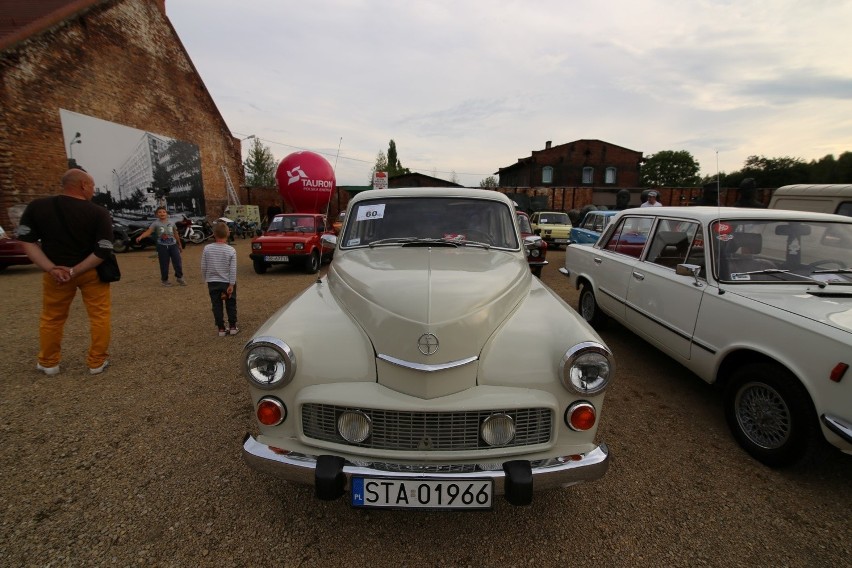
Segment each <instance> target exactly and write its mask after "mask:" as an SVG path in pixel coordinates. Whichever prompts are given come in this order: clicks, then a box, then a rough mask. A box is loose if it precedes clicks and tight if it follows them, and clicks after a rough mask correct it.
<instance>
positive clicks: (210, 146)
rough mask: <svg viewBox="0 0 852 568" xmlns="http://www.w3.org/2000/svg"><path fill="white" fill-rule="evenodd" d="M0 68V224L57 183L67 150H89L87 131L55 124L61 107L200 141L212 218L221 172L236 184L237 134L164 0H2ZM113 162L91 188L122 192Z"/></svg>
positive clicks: (239, 173)
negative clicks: (79, 132)
mask: <svg viewBox="0 0 852 568" xmlns="http://www.w3.org/2000/svg"><path fill="white" fill-rule="evenodd" d="M0 77H2V85H3V89H2V91H1V92H0V107H2V109H3V112H2V113H0V225H2V226H4V227H6V228H9V227H10V226H11V227H14V226H15V225H16V221H17V217H18V216H19V215H20V212H21V211H22V208H23V207H24V206H25V205H26V204H27V203H28V202H30V201H31V200H33V199H34V198H37V197H42V196H45V195H50V194H54V193H57V192H58V191H59V179H60V177H61V176H62V174H63V172H64V171H65V170H66V169H67V167H68V164H69V163H70V159H72V158H74V157H75V153H77V154H83V153H84V152H83V150H89V149H90V148H92V144H93V141H92V138H91V137H89V138H86V137H85V136H82V137H78V138H77V143H75V141H74V139H73V138H71V137H72V136H73V133H69V132H67V131H64V130H63V122H62V119H61V116H63V115H70V116H74V117H80V116H82V117H86V118H87V119H90V120H92V121H104V124H107V125H120V126H122V127H127V128H128V130H133V129H136V130H139V131H142V132H145V133H152V134H154V135H156V136H157V137H166V138H168V139H173V140H176V141H182V142H185V143H186V144H188V145H189V146H190V147H193V148H197V154H198V155H199V156H200V168H199V169H200V172H199V173H200V181H199V183H198V185H199V186H200V187H201V189H200V191H203V198H204V199H203V201H204V202H206V203H205V208H206V212H207V213H208V214H209V215H210V216H218V215H219V214H220V212H221V210H222V208H223V207H224V206H225V205H226V204H227V203H228V191H227V184H226V173H227V178H228V179H230V180H231V183H232V185H233V186H235V187H237V188H239V187H240V186H241V185H242V181H243V170H242V164H241V152H240V141H239V139H237V138H235V137H234V136H232V135H231V133H230V130H229V128H228V126H227V125H226V124H225V120H224V119H223V118H222V116H221V114H220V113H219V111H218V109H217V108H216V105H215V104H214V102H213V99H212V97H211V96H210V94H209V93H208V91H207V89H206V87H205V86H204V83H203V81H202V80H201V77H199V75H198V72H197V71H196V69H195V67H194V65H193V63H192V61H191V60H190V58H189V55H188V54H187V52H186V50H185V48H184V47H183V44H182V43H181V41H180V39H179V38H178V36H177V33H176V32H175V29H174V27H173V26H172V24H171V22H170V21H169V19H168V17H167V15H166V6H165V0H39V1H38V2H20V1H17V0H0ZM69 140H70V142H69ZM91 162H97V160H96V159H90V163H91ZM81 165H82V164H81ZM112 167H113V168H116V169H113V170H112V174H110V175H109V176H106V178H105V181H103V182H101V185H102V187H99V190H100V189H107V190H108V191H113V190H117V193H120V192H121V181H120V180H121V179H122V176H123V175H124V174H122V172H120V171H117V169H118V168H117V166H112ZM86 169H87V170H88V168H86ZM113 174H114V175H113ZM149 177H150V176H149ZM125 179H131V178H130V177H129V171H128V172H127V173H126V175H125ZM96 183H98V182H97V179H96ZM125 183H126V182H125ZM126 189H129V188H126Z"/></svg>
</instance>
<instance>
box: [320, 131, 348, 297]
mask: <svg viewBox="0 0 852 568" xmlns="http://www.w3.org/2000/svg"><path fill="white" fill-rule="evenodd" d="M341 144H343V136H341V137H340V140H338V142H337V155H336V156H335V157H334V166H332V168H331V172H332V174H334V189H337V159H338V158H339V157H340V145H341ZM329 211H331V195H329V196H328V202H327V203H326V204H325V222H326V223H328V213H329ZM326 230H328V227H326ZM320 243H322V237H320ZM321 264H322V244H320V265H321ZM320 272H321V271H320V270H317V284H322V278H320Z"/></svg>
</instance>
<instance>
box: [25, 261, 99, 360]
mask: <svg viewBox="0 0 852 568" xmlns="http://www.w3.org/2000/svg"><path fill="white" fill-rule="evenodd" d="M42 284H43V294H42V308H41V320H40V322H39V341H40V349H39V352H38V362H39V363H40V364H41V365H42V366H43V367H55V366H56V365H58V364H59V361H60V359H61V358H62V334H63V331H64V329H65V321H66V320H67V319H68V312H69V310H70V309H71V303H72V302H73V301H74V296H76V295H77V289H78V288H79V289H80V293H81V295H82V297H83V305H84V306H85V307H86V312H87V313H88V314H89V329H90V332H91V336H92V338H91V343H90V345H89V353H88V355H87V357H86V364H87V365H88V366H89V368H90V369H94V368H96V367H100V366H101V365H103V363H104V361H106V360H107V358H108V357H109V353H108V352H107V349H109V341H110V334H111V332H112V324H111V322H110V306H111V299H110V288H109V284H107V283H104V282H101V281H100V279H99V278H98V272H97V271H96V270H95V269H92V270H87V271H86V272H84V273H83V274H80V275H77V276H74V277H73V278H72V279H71V280H70V281H69V282H66V283H64V284H57V283H56V282H55V281H54V280H53V278H52V277H51V276H50V274H48V273H45V274H44V276H43V277H42Z"/></svg>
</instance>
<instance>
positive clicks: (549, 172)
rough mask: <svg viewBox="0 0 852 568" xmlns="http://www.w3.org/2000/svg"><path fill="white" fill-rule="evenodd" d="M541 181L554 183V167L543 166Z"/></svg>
mask: <svg viewBox="0 0 852 568" xmlns="http://www.w3.org/2000/svg"><path fill="white" fill-rule="evenodd" d="M541 183H553V168H552V167H550V166H544V167H543V168H541Z"/></svg>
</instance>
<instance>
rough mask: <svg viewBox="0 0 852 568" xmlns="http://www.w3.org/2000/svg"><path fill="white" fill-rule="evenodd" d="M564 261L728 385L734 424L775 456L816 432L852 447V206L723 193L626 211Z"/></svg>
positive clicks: (673, 351)
mask: <svg viewBox="0 0 852 568" xmlns="http://www.w3.org/2000/svg"><path fill="white" fill-rule="evenodd" d="M560 272H562V273H563V274H565V275H566V276H568V277H569V278H570V280H571V283H572V285H574V286H575V287H576V288H578V289H580V290H581V292H580V300H579V312H580V314H581V315H582V316H583V318H584V319H585V320H586V321H588V322H590V323H592V324H593V325H596V326H597V325H600V324H602V323H604V322H605V321H606V320H608V319H610V318H611V319H614V320H616V321H618V322H619V323H621V324H623V325H624V326H625V327H627V328H628V329H630V330H631V331H633V332H635V333H636V334H638V335H639V336H641V337H642V338H643V339H645V340H646V341H648V342H649V343H651V344H652V345H654V346H655V347H657V348H658V349H660V350H661V351H663V352H665V353H666V354H668V355H669V356H671V357H672V358H674V359H675V360H676V361H678V362H679V363H681V364H683V365H684V366H685V367H687V368H688V369H690V370H691V371H693V372H694V373H696V374H697V375H698V376H699V377H701V378H702V379H703V380H705V381H707V382H710V383H718V384H719V385H721V386H723V387H724V406H725V415H726V418H727V421H728V425H729V426H730V428H731V430H732V432H733V434H734V436H735V438H736V439H737V441H738V442H739V443H740V445H741V446H742V447H743V448H744V449H745V450H746V451H747V452H748V453H750V454H751V455H752V456H753V457H755V458H756V459H758V460H760V461H761V462H763V463H765V464H767V465H769V466H784V465H788V464H791V463H793V462H796V461H799V460H801V459H802V458H804V457H805V456H807V455H808V454H809V452H810V451H812V450H813V449H814V448H815V447H816V446H817V444H818V443H819V442H820V437H824V438H825V439H826V440H828V442H830V443H831V444H833V445H834V446H836V447H837V448H839V449H840V450H842V451H844V452H846V453H852V372H850V371H849V366H850V365H852V219H850V218H848V217H841V216H836V215H827V214H819V213H806V212H795V211H781V210H765V209H745V208H730V207H722V208H717V207H660V208H644V209H628V210H625V211H622V212H621V213H620V214H619V215H618V216H617V217H616V218H615V219H614V220H613V221H612V223H611V224H610V225H609V227H608V228H607V230H606V231H605V232H604V234H603V235H602V236H601V238H600V239H599V240H598V242H597V243H595V244H594V245H571V246H569V247H568V249H567V251H566V253H565V267H564V268H562V269H560Z"/></svg>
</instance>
